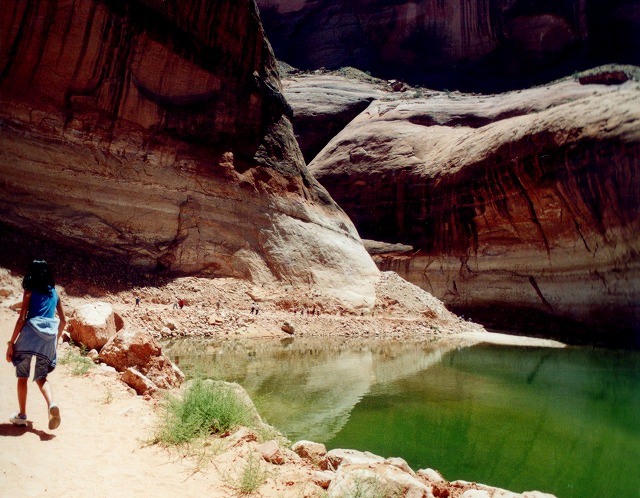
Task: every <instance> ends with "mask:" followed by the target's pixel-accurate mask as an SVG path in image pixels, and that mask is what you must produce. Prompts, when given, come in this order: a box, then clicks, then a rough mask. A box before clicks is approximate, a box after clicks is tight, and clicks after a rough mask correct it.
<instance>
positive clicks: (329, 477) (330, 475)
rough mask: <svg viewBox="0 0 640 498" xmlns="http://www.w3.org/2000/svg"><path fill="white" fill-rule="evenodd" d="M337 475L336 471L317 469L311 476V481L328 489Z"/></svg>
mask: <svg viewBox="0 0 640 498" xmlns="http://www.w3.org/2000/svg"><path fill="white" fill-rule="evenodd" d="M335 476H336V473H335V472H332V471H330V470H316V471H315V472H314V473H313V475H312V476H311V482H312V483H314V484H315V485H316V486H319V487H321V488H322V489H328V488H329V486H330V485H331V481H333V479H334V477H335Z"/></svg>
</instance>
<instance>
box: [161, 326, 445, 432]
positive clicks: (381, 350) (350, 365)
mask: <svg viewBox="0 0 640 498" xmlns="http://www.w3.org/2000/svg"><path fill="white" fill-rule="evenodd" d="M165 347H166V349H167V351H168V352H169V355H170V356H171V357H172V358H173V359H174V361H176V362H177V363H178V364H179V366H180V367H181V368H183V369H184V370H185V371H187V372H198V373H200V374H204V375H205V376H207V377H214V378H223V379H225V380H228V381H233V382H238V383H239V384H241V385H242V386H244V388H245V389H247V390H248V391H249V393H250V394H251V396H252V397H253V398H254V400H255V401H256V404H257V405H258V408H259V409H260V412H261V414H263V416H264V417H265V418H266V420H267V421H268V422H269V423H270V424H272V425H274V426H276V427H278V428H279V429H280V430H282V431H283V432H284V433H285V434H287V436H288V437H289V438H291V439H293V440H296V439H302V438H304V439H311V440H314V441H319V442H325V441H328V440H330V439H331V438H333V437H334V436H335V435H336V434H338V433H339V432H340V430H341V429H342V428H343V426H344V425H345V423H346V422H347V420H348V419H349V415H350V413H351V411H352V410H353V408H354V407H355V406H356V404H357V403H358V402H359V401H360V400H361V399H362V398H363V397H364V396H365V395H367V394H368V393H370V392H371V390H372V387H373V386H379V385H382V386H384V385H387V384H389V383H392V382H394V381H396V380H399V379H401V378H403V377H407V376H410V375H413V374H415V373H416V372H420V371H422V370H424V369H426V368H428V367H429V366H431V365H433V364H434V363H437V362H438V361H440V359H441V358H442V351H441V350H440V349H438V348H435V347H432V346H429V345H416V344H403V343H400V342H378V343H364V342H363V341H361V340H359V341H345V340H344V339H341V340H331V339H326V338H323V339H311V338H309V339H295V340H292V339H290V338H287V339H285V340H283V341H280V342H271V341H267V342H265V341H260V342H257V341H245V342H243V341H238V342H218V343H215V342H202V341H193V340H189V341H185V340H183V341H179V342H174V343H171V344H167V345H166V346H165ZM382 390H384V388H383V389H382Z"/></svg>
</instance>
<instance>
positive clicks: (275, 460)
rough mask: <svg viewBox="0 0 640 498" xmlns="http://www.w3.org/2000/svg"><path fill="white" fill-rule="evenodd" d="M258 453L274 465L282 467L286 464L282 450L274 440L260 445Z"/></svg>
mask: <svg viewBox="0 0 640 498" xmlns="http://www.w3.org/2000/svg"><path fill="white" fill-rule="evenodd" d="M258 451H259V452H260V454H261V455H262V458H263V459H264V460H265V461H267V462H269V463H272V464H274V465H282V464H284V463H285V462H286V458H285V455H284V453H283V451H282V448H280V445H279V444H278V443H277V442H276V441H274V440H271V441H267V442H266V443H262V444H261V445H259V446H258Z"/></svg>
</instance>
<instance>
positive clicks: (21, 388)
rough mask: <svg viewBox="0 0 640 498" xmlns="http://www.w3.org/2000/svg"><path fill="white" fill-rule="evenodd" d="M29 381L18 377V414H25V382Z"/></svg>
mask: <svg viewBox="0 0 640 498" xmlns="http://www.w3.org/2000/svg"><path fill="white" fill-rule="evenodd" d="M28 381H29V379H27V378H21V377H18V407H19V409H20V414H22V415H26V414H27V382H28Z"/></svg>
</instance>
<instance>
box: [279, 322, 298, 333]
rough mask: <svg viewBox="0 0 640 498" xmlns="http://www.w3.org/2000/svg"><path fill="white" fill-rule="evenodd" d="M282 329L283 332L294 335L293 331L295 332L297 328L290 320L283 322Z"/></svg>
mask: <svg viewBox="0 0 640 498" xmlns="http://www.w3.org/2000/svg"><path fill="white" fill-rule="evenodd" d="M280 328H281V329H282V331H283V332H286V333H287V334H290V335H293V333H294V332H295V330H296V329H295V328H294V326H293V325H291V324H290V323H289V322H284V324H282V327H280Z"/></svg>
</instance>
